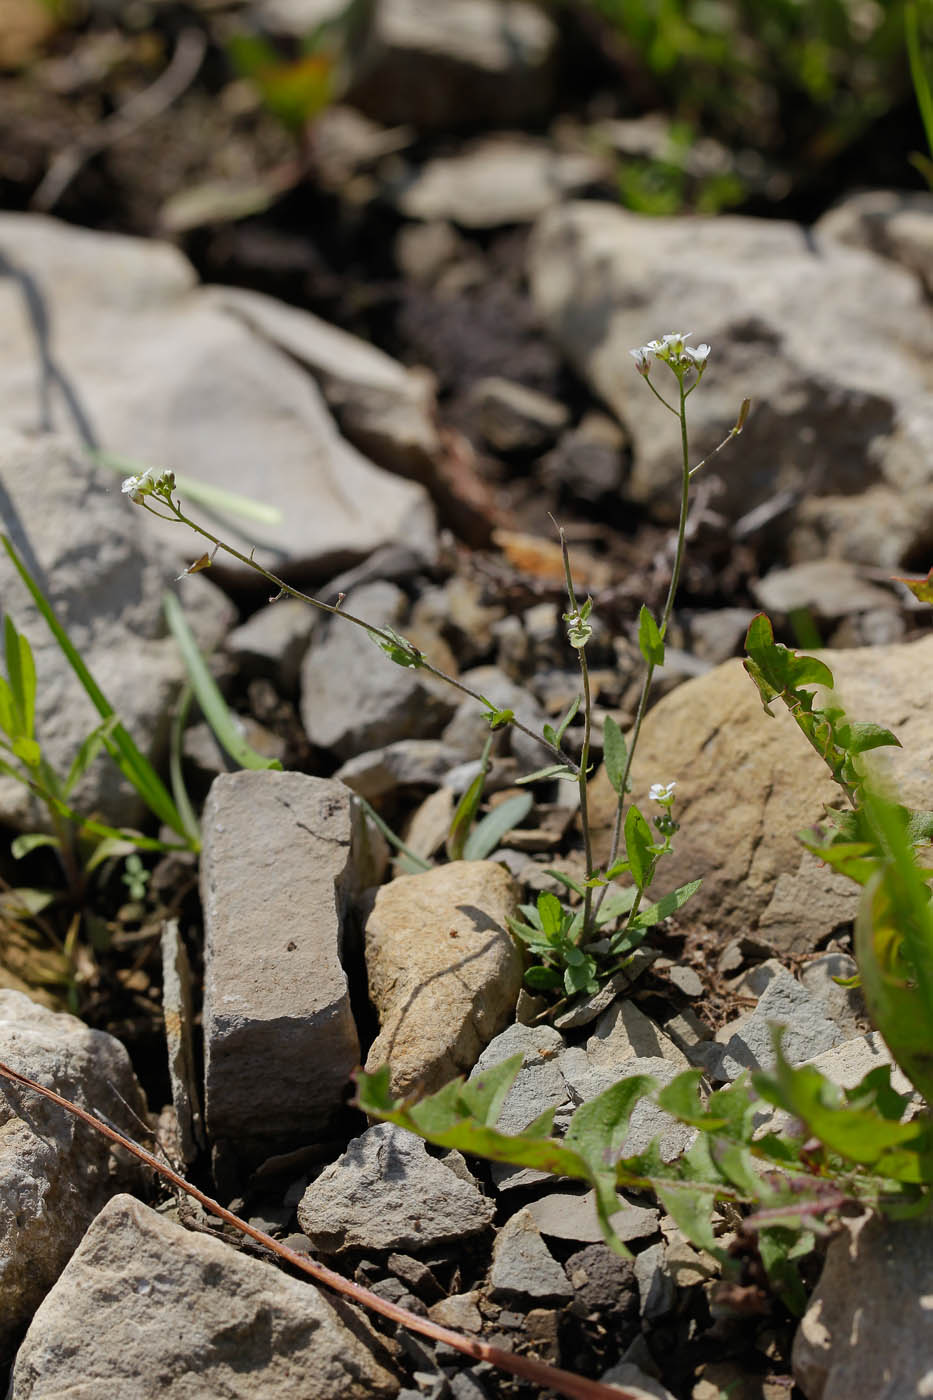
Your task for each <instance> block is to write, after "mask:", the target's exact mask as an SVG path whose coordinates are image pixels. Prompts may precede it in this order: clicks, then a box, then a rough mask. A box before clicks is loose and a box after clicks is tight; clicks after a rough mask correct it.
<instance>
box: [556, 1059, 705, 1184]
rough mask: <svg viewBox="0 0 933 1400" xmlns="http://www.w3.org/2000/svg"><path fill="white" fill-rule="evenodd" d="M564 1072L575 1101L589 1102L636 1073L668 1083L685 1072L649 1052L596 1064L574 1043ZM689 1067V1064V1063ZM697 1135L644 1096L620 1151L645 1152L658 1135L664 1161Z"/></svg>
mask: <svg viewBox="0 0 933 1400" xmlns="http://www.w3.org/2000/svg"><path fill="white" fill-rule="evenodd" d="M560 1068H561V1073H562V1074H563V1076H564V1080H565V1082H566V1084H567V1087H568V1088H569V1089H570V1090H571V1092H572V1094H573V1097H574V1101H575V1102H577V1103H581V1102H582V1103H586V1102H587V1101H588V1100H589V1099H594V1098H596V1096H597V1095H598V1094H601V1093H603V1092H604V1091H605V1090H606V1089H609V1088H611V1086H612V1085H613V1084H617V1083H618V1082H619V1080H620V1079H633V1078H635V1077H636V1076H637V1075H647V1076H649V1077H650V1078H652V1079H655V1080H657V1081H658V1085H659V1087H661V1086H663V1085H665V1084H669V1083H670V1082H671V1080H672V1079H673V1078H674V1077H675V1076H676V1075H678V1074H680V1073H681V1072H682V1066H681V1065H679V1064H672V1063H671V1061H670V1060H664V1059H661V1058H655V1057H653V1056H649V1057H648V1058H647V1059H633V1060H626V1061H625V1063H624V1064H622V1065H620V1066H617V1067H616V1068H615V1069H611V1068H608V1067H607V1066H605V1065H594V1064H593V1063H592V1062H591V1061H590V1060H589V1058H588V1057H587V1055H586V1054H585V1052H584V1051H583V1050H582V1049H581V1048H580V1047H579V1046H571V1047H570V1048H569V1049H567V1050H565V1051H564V1053H563V1054H562V1055H561V1057H560ZM688 1068H689V1065H688ZM695 1137H696V1130H695V1129H694V1128H688V1127H687V1125H686V1124H685V1123H680V1122H678V1121H677V1119H675V1118H672V1117H671V1115H670V1114H669V1113H665V1111H664V1110H663V1109H662V1108H658V1106H657V1104H656V1103H654V1102H653V1101H652V1099H651V1097H650V1096H649V1097H646V1098H642V1099H640V1100H639V1101H638V1103H637V1104H636V1105H635V1108H634V1110H633V1112H632V1116H631V1118H630V1120H629V1128H628V1133H627V1135H626V1138H625V1141H624V1142H623V1144H622V1146H621V1149H620V1151H621V1155H622V1156H623V1157H631V1156H634V1155H635V1154H636V1153H639V1152H644V1151H645V1149H646V1148H647V1147H648V1146H649V1144H650V1143H652V1142H653V1141H654V1140H655V1138H657V1139H658V1148H659V1151H660V1153H661V1157H662V1159H663V1160H664V1161H665V1162H671V1161H673V1160H674V1158H675V1157H679V1156H680V1154H681V1153H682V1152H685V1151H686V1150H687V1148H688V1147H689V1146H690V1144H691V1143H692V1142H693V1140H694V1139H695Z"/></svg>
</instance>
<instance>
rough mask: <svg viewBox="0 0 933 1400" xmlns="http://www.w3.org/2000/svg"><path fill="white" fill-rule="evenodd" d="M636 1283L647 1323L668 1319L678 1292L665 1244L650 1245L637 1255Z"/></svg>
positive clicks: (642, 1311) (640, 1304)
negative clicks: (666, 1254) (668, 1265)
mask: <svg viewBox="0 0 933 1400" xmlns="http://www.w3.org/2000/svg"><path fill="white" fill-rule="evenodd" d="M635 1282H636V1283H637V1284H638V1298H639V1306H640V1308H641V1315H642V1317H643V1319H644V1320H645V1322H658V1321H659V1320H660V1319H661V1318H662V1317H666V1316H667V1314H668V1313H669V1312H670V1311H671V1309H672V1308H673V1306H674V1302H675V1300H676V1297H677V1290H676V1288H675V1287H674V1280H673V1278H672V1276H671V1272H670V1270H669V1269H668V1267H667V1260H666V1258H665V1247H664V1245H663V1244H652V1245H649V1246H648V1248H647V1249H642V1250H639V1252H638V1254H636V1256H635Z"/></svg>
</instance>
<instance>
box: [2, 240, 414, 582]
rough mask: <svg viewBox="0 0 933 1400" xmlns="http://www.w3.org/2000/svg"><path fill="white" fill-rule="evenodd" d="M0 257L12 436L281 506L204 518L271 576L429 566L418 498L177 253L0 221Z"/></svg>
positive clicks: (250, 578) (162, 537)
mask: <svg viewBox="0 0 933 1400" xmlns="http://www.w3.org/2000/svg"><path fill="white" fill-rule="evenodd" d="M0 257H2V258H3V259H5V261H6V262H7V264H8V265H9V267H10V269H11V275H9V276H7V277H4V278H2V279H0V320H2V322H3V324H4V326H5V327H6V334H5V335H4V337H3V342H2V345H0V411H2V415H3V418H4V419H5V420H6V422H8V423H9V424H11V425H13V426H16V427H18V428H21V429H22V430H23V431H25V432H27V433H34V432H36V431H37V430H39V429H42V430H47V429H49V428H53V427H54V428H57V429H60V430H61V431H62V432H64V433H66V434H67V435H68V436H69V437H70V438H71V439H72V440H73V441H87V440H92V441H93V442H94V443H95V444H96V445H97V446H99V447H100V448H103V449H105V450H106V451H108V452H111V453H116V454H119V455H122V456H123V457H126V458H131V459H133V460H134V461H135V462H143V463H144V464H145V465H147V466H153V467H170V468H172V469H173V470H175V471H177V472H178V473H179V474H180V475H183V474H184V475H190V476H191V477H196V478H199V479H200V480H201V481H204V482H206V483H208V484H210V485H215V486H221V487H224V488H226V489H228V490H232V491H235V492H238V493H240V494H241V495H245V496H248V497H251V498H253V499H255V500H258V501H260V502H263V503H265V504H266V505H269V506H272V507H274V508H276V509H277V510H278V511H279V512H280V518H279V520H278V522H277V523H274V524H273V523H266V524H261V523H259V522H257V521H255V520H249V521H244V519H243V517H242V516H239V515H234V514H229V515H227V514H225V513H224V512H223V511H220V512H219V513H218V512H214V511H212V514H211V519H210V524H211V525H215V524H216V521H217V518H218V514H219V518H220V520H221V522H222V529H221V531H220V533H221V534H222V536H223V538H224V539H226V540H227V541H228V542H229V543H231V544H233V545H235V546H236V547H237V548H239V549H241V550H242V551H243V552H244V553H248V552H249V550H250V548H251V547H252V546H254V545H255V546H256V548H257V557H258V558H259V559H260V560H261V561H262V562H265V563H267V564H268V565H270V566H271V567H272V568H273V570H275V569H276V568H277V567H283V561H284V562H286V563H288V564H289V565H290V566H293V567H295V568H301V569H303V570H304V571H305V572H306V573H307V574H311V575H317V576H319V577H326V576H327V575H328V574H332V573H335V572H336V571H337V570H338V569H340V568H345V567H347V566H349V565H351V564H354V563H357V562H359V561H360V560H361V559H363V558H365V557H366V556H367V555H368V554H370V553H372V551H373V550H374V549H377V548H379V547H380V546H381V545H384V544H388V543H391V542H393V541H396V540H401V539H404V540H405V541H406V543H407V544H409V545H411V546H412V547H416V548H418V549H419V551H420V552H421V553H422V554H423V555H424V556H425V557H427V558H432V557H433V555H434V550H435V532H434V520H433V513H432V510H431V507H430V504H429V502H428V499H427V496H426V494H425V492H424V490H423V488H422V487H420V486H418V485H416V484H414V483H412V482H407V481H402V480H400V479H399V478H398V477H395V476H391V475H389V474H388V473H387V472H384V471H381V470H380V469H379V468H377V467H375V466H374V465H373V464H372V463H371V462H369V461H367V459H366V458H365V457H364V456H362V454H361V453H360V452H358V451H357V450H356V449H355V448H353V447H351V445H350V444H349V443H348V442H346V441H345V440H344V439H343V438H342V437H341V436H340V434H339V433H338V431H337V429H336V427H335V425H334V423H333V421H332V419H331V417H330V414H329V413H328V411H327V408H326V406H325V405H324V402H323V400H322V398H321V394H320V391H319V390H318V388H317V386H316V384H315V383H314V380H313V378H312V376H311V375H310V374H308V373H307V372H306V371H305V370H303V369H302V368H301V367H300V366H299V365H298V364H296V363H295V362H294V360H293V359H292V358H291V357H290V356H289V355H287V354H286V353H285V352H284V351H283V350H280V349H279V348H278V347H277V346H275V345H273V344H271V343H270V341H269V340H268V339H266V338H265V337H264V336H262V335H259V334H257V333H256V332H255V331H253V330H251V329H250V328H249V327H248V326H247V325H245V324H244V322H243V321H242V320H240V319H238V318H237V317H235V316H233V315H232V314H230V313H229V312H228V311H225V310H224V309H223V308H222V307H221V306H219V305H218V304H217V297H216V293H214V292H213V291H211V290H209V289H200V288H198V287H197V285H196V275H195V271H194V268H193V267H192V266H191V264H190V263H189V262H188V261H187V260H186V259H185V258H184V257H183V256H182V254H181V253H180V252H179V251H178V250H177V249H176V248H174V247H171V246H170V245H169V244H167V243H159V242H157V241H153V240H151V239H135V238H127V237H124V236H122V235H117V234H111V233H100V232H96V231H90V230H87V229H79V228H75V227H73V226H72V225H69V224H64V223H59V222H58V221H56V220H54V219H48V218H43V217H40V216H38V215H27V214H3V215H2V216H0ZM27 287H28V288H31V289H32V290H31V293H30V296H31V300H29V299H28V298H27V297H26V288H27ZM30 307H33V308H35V309H34V310H32V311H30V309H29V308H30ZM40 309H41V312H40ZM40 314H41V316H44V317H45V318H46V319H47V322H48V341H49V343H48V346H47V348H46V351H45V352H44V353H46V354H47V356H48V357H49V358H48V360H47V363H46V364H45V367H44V368H43V363H42V352H41V351H40V346H41V340H42V335H43V334H44V333H45V332H44V330H43V328H42V326H41V325H40V321H39V320H38V319H37V317H38V316H40ZM53 385H54V386H56V387H55V389H54V392H53V389H52V386H53ZM180 495H181V498H182V501H183V503H184V504H187V505H189V506H190V508H191V513H192V515H193V516H194V517H195V518H197V519H202V520H204V522H205V523H208V522H207V517H206V516H205V514H204V513H203V512H202V511H200V510H199V508H198V507H196V506H195V503H194V502H193V501H189V500H187V498H186V495H185V491H184V489H182V490H181V492H180ZM137 513H138V514H139V515H140V517H141V518H142V519H144V521H145V529H146V530H147V531H148V532H149V535H150V538H152V539H154V540H155V541H156V544H157V546H158V547H159V548H160V549H161V551H162V554H163V557H164V556H166V555H171V556H172V558H173V559H174V558H176V557H178V555H187V556H188V562H190V560H191V559H194V558H197V556H198V555H199V554H200V553H201V552H202V549H203V544H202V543H199V542H198V539H197V537H196V536H194V535H193V534H191V533H189V532H187V531H183V530H182V529H179V528H178V527H177V526H176V527H175V528H174V529H173V528H170V527H169V526H168V525H166V524H163V523H162V522H161V521H157V520H154V519H152V517H150V516H148V515H145V514H144V513H143V512H137ZM221 567H223V568H224V569H226V570H227V571H229V573H231V574H233V575H235V576H237V577H238V578H239V580H240V582H241V583H242V582H248V583H249V585H250V586H253V587H258V586H259V585H258V581H257V578H256V575H255V574H253V573H252V572H251V571H249V570H247V569H246V567H245V566H243V565H240V564H237V563H235V562H234V561H233V560H232V559H231V558H230V556H223V555H220V556H218V558H217V560H216V561H215V568H221ZM175 572H176V573H177V572H178V570H177V569H176V570H175Z"/></svg>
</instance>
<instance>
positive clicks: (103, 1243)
mask: <svg viewBox="0 0 933 1400" xmlns="http://www.w3.org/2000/svg"><path fill="white" fill-rule="evenodd" d="M364 1338H366V1340H364ZM380 1350H381V1349H380V1348H379V1344H378V1342H377V1341H376V1340H375V1334H368V1333H367V1332H366V1331H365V1330H364V1329H363V1328H362V1327H361V1325H360V1322H359V1319H358V1318H357V1317H356V1316H355V1315H354V1314H353V1313H352V1312H351V1311H350V1310H349V1309H347V1308H346V1307H345V1305H344V1304H343V1302H342V1300H340V1299H337V1298H328V1297H327V1296H325V1294H324V1293H323V1292H322V1291H321V1290H319V1289H318V1288H316V1287H315V1286H314V1285H313V1284H311V1283H309V1282H306V1281H304V1280H299V1279H295V1278H289V1277H288V1276H287V1275H286V1274H283V1273H282V1272H281V1271H280V1270H278V1269H274V1268H273V1267H272V1266H271V1265H269V1264H267V1263H265V1262H263V1261H262V1260H259V1259H251V1258H249V1257H248V1256H247V1255H245V1254H240V1253H238V1252H237V1251H236V1250H234V1249H231V1248H230V1247H229V1245H226V1244H223V1243H221V1241H220V1240H217V1239H212V1238H211V1237H210V1236H208V1235H206V1234H201V1233H198V1232H195V1231H189V1230H184V1229H182V1228H181V1227H180V1226H178V1225H175V1224H173V1223H172V1222H171V1221H169V1220H166V1219H165V1218H164V1217H163V1216H161V1215H158V1214H157V1213H156V1212H155V1211H153V1210H150V1209H149V1208H148V1206H144V1205H143V1204H142V1203H141V1202H140V1201H136V1200H133V1199H132V1197H130V1196H117V1197H115V1198H114V1199H113V1200H112V1201H111V1202H110V1203H109V1205H107V1206H106V1207H105V1208H104V1209H103V1210H102V1211H101V1213H100V1214H99V1215H98V1216H97V1218H96V1220H94V1222H93V1224H92V1225H91V1227H90V1229H89V1230H88V1231H87V1233H86V1234H85V1236H84V1239H83V1240H82V1241H81V1244H80V1246H79V1247H78V1249H77V1250H76V1252H75V1254H74V1256H73V1257H72V1259H71V1262H70V1264H69V1265H68V1267H67V1268H66V1269H65V1271H64V1273H63V1274H62V1276H61V1278H60V1279H59V1280H58V1283H57V1284H56V1285H55V1287H54V1288H53V1290H52V1292H51V1293H50V1294H49V1295H48V1297H47V1298H46V1300H45V1302H44V1303H43V1304H42V1306H41V1308H40V1309H39V1311H38V1312H37V1314H36V1316H35V1318H34V1319H33V1321H32V1325H31V1326H30V1328H29V1331H28V1333H27V1334H26V1340H25V1341H24V1342H23V1345H22V1346H21V1347H20V1350H19V1352H18V1354H17V1357H16V1364H15V1366H14V1369H13V1376H12V1381H11V1386H10V1400H39V1397H40V1396H49V1395H52V1394H63V1393H66V1392H67V1391H69V1390H73V1389H74V1387H75V1385H76V1384H77V1385H78V1386H79V1387H80V1389H81V1390H82V1391H83V1393H84V1394H85V1395H88V1396H91V1395H101V1396H103V1395H114V1396H116V1395H122V1396H131V1395H132V1396H134V1397H137V1398H138V1400H156V1397H160V1400H161V1398H163V1397H164V1400H188V1397H192V1396H196V1395H203V1396H208V1395H210V1396H221V1395H223V1396H225V1397H230V1400H239V1397H242V1400H252V1397H254V1396H255V1395H256V1394H257V1387H258V1388H259V1390H261V1392H262V1393H264V1394H270V1395H276V1396H277V1397H280V1400H299V1397H301V1400H304V1397H306V1396H307V1395H308V1393H309V1391H308V1383H309V1379H308V1378H309V1377H313V1390H314V1395H315V1396H316V1397H320V1400H371V1398H372V1397H374V1396H378V1397H385V1400H390V1397H392V1396H394V1395H396V1393H397V1391H398V1381H397V1380H396V1379H395V1377H394V1375H393V1374H392V1373H391V1371H390V1370H389V1369H388V1366H389V1364H390V1363H389V1362H388V1361H387V1359H386V1357H385V1355H384V1354H382V1355H380V1354H379V1351H380Z"/></svg>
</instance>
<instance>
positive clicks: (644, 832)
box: [625, 802, 654, 890]
mask: <svg viewBox="0 0 933 1400" xmlns="http://www.w3.org/2000/svg"><path fill="white" fill-rule="evenodd" d="M652 844H653V843H652V840H651V828H650V827H649V825H648V823H647V822H646V821H645V819H644V817H643V816H642V814H641V812H640V811H639V810H638V808H637V807H636V806H635V804H634V802H633V803H632V805H631V807H629V809H628V811H627V812H626V814H625V854H626V856H627V858H628V863H629V866H630V868H631V871H632V879H633V880H634V881H635V883H636V885H637V886H638V888H639V889H640V890H643V889H644V888H645V886H646V885H647V884H648V881H649V877H650V875H651V871H652V866H653V859H654V858H653V853H652V850H651V846H652Z"/></svg>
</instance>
